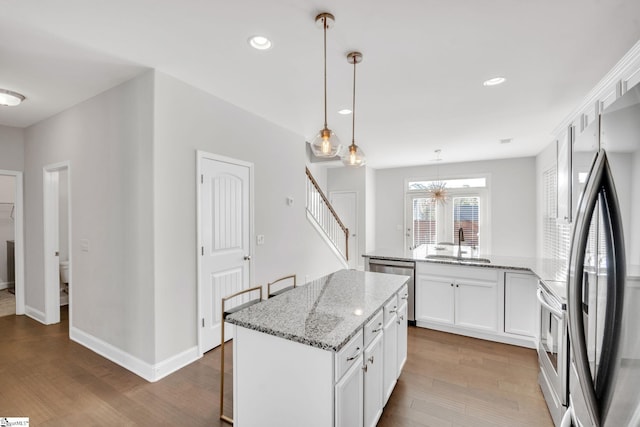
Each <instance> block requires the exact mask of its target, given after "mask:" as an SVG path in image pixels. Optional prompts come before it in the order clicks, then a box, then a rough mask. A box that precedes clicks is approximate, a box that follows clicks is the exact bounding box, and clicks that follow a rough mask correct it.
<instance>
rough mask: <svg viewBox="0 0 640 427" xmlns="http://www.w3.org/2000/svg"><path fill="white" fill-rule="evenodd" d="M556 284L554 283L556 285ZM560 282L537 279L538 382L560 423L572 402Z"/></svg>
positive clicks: (566, 331)
mask: <svg viewBox="0 0 640 427" xmlns="http://www.w3.org/2000/svg"><path fill="white" fill-rule="evenodd" d="M553 285H555V286H553ZM563 290H564V287H563V284H561V283H560V282H547V283H545V282H543V281H542V280H541V281H539V282H538V301H539V303H540V331H539V333H540V338H539V341H538V361H539V362H540V374H539V375H538V382H539V383H540V388H541V389H542V394H544V398H545V400H546V401H547V406H548V407H549V412H550V413H551V418H553V422H554V424H555V425H556V426H559V425H560V422H561V420H562V416H563V415H564V413H565V411H566V409H567V405H568V403H569V389H568V367H569V338H568V330H567V304H566V298H565V297H563V294H564V292H563Z"/></svg>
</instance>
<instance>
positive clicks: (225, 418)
mask: <svg viewBox="0 0 640 427" xmlns="http://www.w3.org/2000/svg"><path fill="white" fill-rule="evenodd" d="M252 291H259V292H260V296H259V297H258V299H256V300H254V301H252V302H251V304H256V303H258V302H260V301H262V286H255V287H253V288H249V289H245V290H244V291H240V292H236V293H235V294H232V295H229V296H228V297H226V298H222V300H221V311H220V312H221V313H222V321H221V324H220V328H221V330H220V419H221V420H222V421H225V422H227V423H229V424H231V425H233V418H231V417H228V416H226V415H225V414H224V408H223V405H224V342H225V340H224V321H225V319H226V318H227V315H228V314H230V313H229V312H227V311H226V310H225V303H226V302H227V301H228V300H230V299H231V298H235V297H237V296H240V295H242V294H246V293H249V292H252ZM248 304H249V303H247V304H243V306H242V307H243V308H245V307H247V306H248Z"/></svg>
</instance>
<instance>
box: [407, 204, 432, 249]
mask: <svg viewBox="0 0 640 427" xmlns="http://www.w3.org/2000/svg"><path fill="white" fill-rule="evenodd" d="M436 227H437V221H436V203H435V201H434V200H433V199H429V198H425V197H417V198H415V199H413V246H414V247H415V246H419V245H422V244H428V245H432V244H434V243H436V238H437V229H436Z"/></svg>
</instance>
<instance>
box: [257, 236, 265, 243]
mask: <svg viewBox="0 0 640 427" xmlns="http://www.w3.org/2000/svg"><path fill="white" fill-rule="evenodd" d="M256 245H264V234H258V235H257V236H256Z"/></svg>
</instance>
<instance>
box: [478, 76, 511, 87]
mask: <svg viewBox="0 0 640 427" xmlns="http://www.w3.org/2000/svg"><path fill="white" fill-rule="evenodd" d="M506 81H507V79H505V78H504V77H494V78H492V79H489V80H485V81H484V82H483V83H482V84H483V85H485V86H497V85H499V84H502V83H504V82H506Z"/></svg>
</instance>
